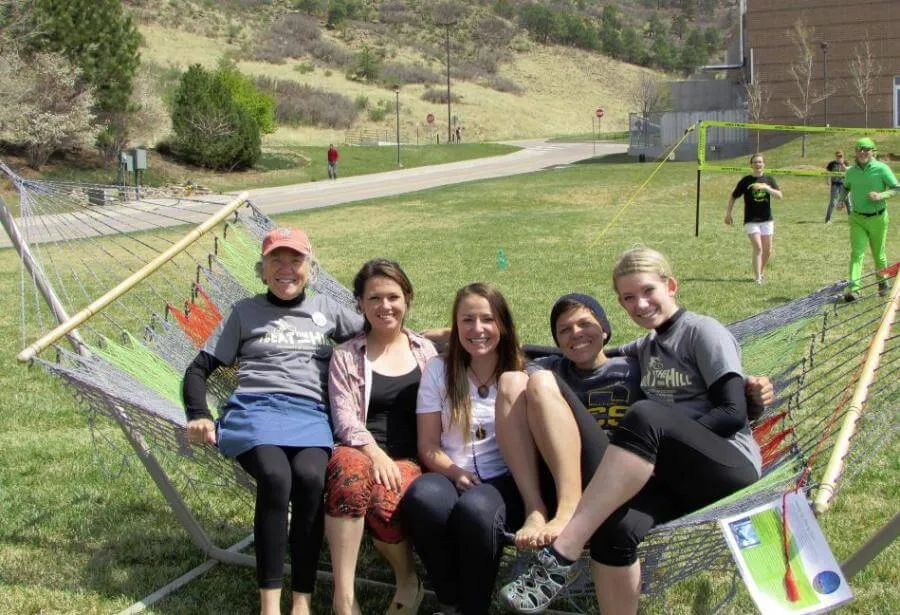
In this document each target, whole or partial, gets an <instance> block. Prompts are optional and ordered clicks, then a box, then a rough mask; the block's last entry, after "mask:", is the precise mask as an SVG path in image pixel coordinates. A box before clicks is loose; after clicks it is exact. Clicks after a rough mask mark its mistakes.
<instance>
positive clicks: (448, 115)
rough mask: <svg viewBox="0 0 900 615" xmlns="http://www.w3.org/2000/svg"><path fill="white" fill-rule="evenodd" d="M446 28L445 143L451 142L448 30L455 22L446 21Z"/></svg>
mask: <svg viewBox="0 0 900 615" xmlns="http://www.w3.org/2000/svg"><path fill="white" fill-rule="evenodd" d="M444 25H445V26H447V143H452V142H453V137H452V136H451V132H450V131H451V130H452V129H451V128H450V28H451V27H452V26H455V25H456V22H455V21H448V22H447V23H445V24H444Z"/></svg>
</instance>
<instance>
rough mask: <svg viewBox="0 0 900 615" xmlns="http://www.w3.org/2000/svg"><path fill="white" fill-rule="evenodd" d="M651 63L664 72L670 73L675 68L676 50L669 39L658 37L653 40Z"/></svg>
mask: <svg viewBox="0 0 900 615" xmlns="http://www.w3.org/2000/svg"><path fill="white" fill-rule="evenodd" d="M650 61H651V62H652V63H653V65H654V66H656V67H658V68H661V69H662V70H666V71H670V70H673V69H674V68H675V50H674V49H673V48H672V43H670V42H669V39H668V37H666V36H658V37H656V38H654V39H653V42H652V43H651V44H650Z"/></svg>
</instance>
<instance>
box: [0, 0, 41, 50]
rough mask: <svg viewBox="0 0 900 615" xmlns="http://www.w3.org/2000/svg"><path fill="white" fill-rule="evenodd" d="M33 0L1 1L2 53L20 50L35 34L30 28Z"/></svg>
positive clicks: (0, 34)
mask: <svg viewBox="0 0 900 615" xmlns="http://www.w3.org/2000/svg"><path fill="white" fill-rule="evenodd" d="M31 3H32V0H0V53H3V52H5V51H10V50H18V48H19V47H20V46H21V45H22V44H24V43H26V42H27V41H28V39H29V38H31V37H32V36H33V35H34V32H33V31H32V30H31V29H30V28H29V25H30V15H31Z"/></svg>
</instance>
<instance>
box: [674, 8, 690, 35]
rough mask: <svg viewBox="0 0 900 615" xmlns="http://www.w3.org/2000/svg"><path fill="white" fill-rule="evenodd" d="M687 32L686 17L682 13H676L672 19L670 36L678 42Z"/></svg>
mask: <svg viewBox="0 0 900 615" xmlns="http://www.w3.org/2000/svg"><path fill="white" fill-rule="evenodd" d="M687 31H688V20H687V17H685V16H684V14H682V13H678V15H676V16H675V17H673V18H672V34H674V35H675V36H677V37H678V40H679V41H680V40H681V39H683V38H684V35H685V34H686V33H687Z"/></svg>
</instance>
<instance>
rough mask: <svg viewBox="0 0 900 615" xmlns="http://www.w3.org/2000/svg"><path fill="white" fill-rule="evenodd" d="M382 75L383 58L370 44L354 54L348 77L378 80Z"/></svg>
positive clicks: (358, 79)
mask: <svg viewBox="0 0 900 615" xmlns="http://www.w3.org/2000/svg"><path fill="white" fill-rule="evenodd" d="M380 76H381V58H380V57H378V55H377V54H376V53H375V52H373V51H372V50H371V49H370V48H369V46H368V45H364V46H363V48H362V51H360V52H359V53H357V54H356V55H354V56H353V66H351V67H350V70H349V74H348V77H349V78H351V79H353V80H354V81H377V80H378V77H380Z"/></svg>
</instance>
